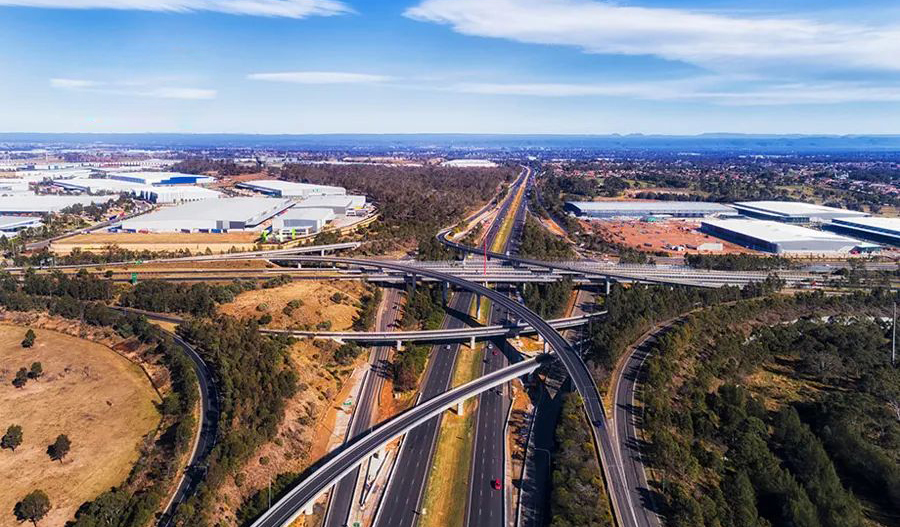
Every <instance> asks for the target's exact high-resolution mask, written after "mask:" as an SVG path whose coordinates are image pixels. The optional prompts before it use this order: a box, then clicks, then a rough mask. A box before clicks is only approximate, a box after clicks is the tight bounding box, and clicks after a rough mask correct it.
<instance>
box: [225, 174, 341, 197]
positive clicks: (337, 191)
mask: <svg viewBox="0 0 900 527" xmlns="http://www.w3.org/2000/svg"><path fill="white" fill-rule="evenodd" d="M236 186H237V187H238V188H244V189H247V190H252V191H254V192H259V193H262V194H268V195H270V196H276V197H279V198H308V197H310V196H343V195H344V194H346V193H347V190H346V189H345V188H343V187H332V186H329V185H313V184H312V183H295V182H293V181H281V180H278V179H258V180H254V181H245V182H243V183H238V184H237V185H236Z"/></svg>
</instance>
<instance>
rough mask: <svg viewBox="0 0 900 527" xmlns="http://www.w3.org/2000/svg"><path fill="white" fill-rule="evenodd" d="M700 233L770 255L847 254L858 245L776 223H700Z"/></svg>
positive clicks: (726, 221) (740, 221)
mask: <svg viewBox="0 0 900 527" xmlns="http://www.w3.org/2000/svg"><path fill="white" fill-rule="evenodd" d="M701 230H703V231H704V232H707V233H710V234H713V235H714V236H717V237H720V238H723V239H726V240H728V241H732V242H735V243H738V244H740V245H743V246H745V247H749V248H751V249H756V250H760V251H768V252H774V253H811V254H823V253H834V252H837V253H847V252H850V251H852V250H853V249H854V248H855V247H857V246H859V245H860V242H858V241H857V240H854V239H853V238H847V237H846V236H840V235H837V234H834V233H831V232H825V231H818V230H815V229H809V228H807V227H800V226H797V225H791V224H787V223H781V222H777V221H765V220H712V219H711V220H703V222H702V223H701Z"/></svg>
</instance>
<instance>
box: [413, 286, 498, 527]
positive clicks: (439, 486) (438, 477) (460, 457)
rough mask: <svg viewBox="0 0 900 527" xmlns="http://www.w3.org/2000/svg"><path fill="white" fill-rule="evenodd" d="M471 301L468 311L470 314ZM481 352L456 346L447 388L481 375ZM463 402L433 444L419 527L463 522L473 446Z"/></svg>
mask: <svg viewBox="0 0 900 527" xmlns="http://www.w3.org/2000/svg"><path fill="white" fill-rule="evenodd" d="M474 305H475V304H474V300H473V303H472V308H471V311H470V312H474ZM483 357H484V351H483V349H482V345H481V344H479V345H477V346H476V347H475V349H471V348H469V347H467V346H463V347H460V350H459V355H458V356H457V359H456V367H455V369H454V370H453V379H452V381H451V385H452V386H454V387H456V386H460V385H462V384H465V383H467V382H469V381H471V380H473V379H475V378H477V377H479V376H480V375H481V365H482V359H483ZM476 401H477V399H476V398H472V399H469V400H468V401H466V402H465V403H464V405H463V406H464V409H465V412H464V413H463V415H461V416H460V415H456V413H455V412H452V411H451V412H446V413H445V414H444V419H443V421H441V429H440V432H439V433H438V438H437V443H436V444H435V451H434V460H433V462H432V464H431V471H430V472H429V474H428V481H427V482H426V486H425V497H424V499H423V501H422V511H423V514H422V516H421V519H420V520H419V525H421V526H422V527H445V526H447V527H458V526H460V527H461V526H462V525H463V524H464V523H465V519H466V499H465V496H466V495H467V494H468V493H467V492H466V490H467V489H468V488H469V468H470V466H471V463H470V461H471V459H472V449H473V448H474V447H475V409H476V406H475V402H476Z"/></svg>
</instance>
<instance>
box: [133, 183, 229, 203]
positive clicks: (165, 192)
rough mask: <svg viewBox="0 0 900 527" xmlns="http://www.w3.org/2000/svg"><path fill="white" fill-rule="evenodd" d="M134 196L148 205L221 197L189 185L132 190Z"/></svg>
mask: <svg viewBox="0 0 900 527" xmlns="http://www.w3.org/2000/svg"><path fill="white" fill-rule="evenodd" d="M134 195H135V196H137V197H138V198H140V199H142V200H144V201H149V202H150V203H186V202H189V201H203V200H206V199H217V198H220V197H222V193H221V192H217V191H215V190H212V189H208V188H203V187H194V186H191V185H178V186H164V187H145V186H141V187H139V188H137V189H135V190H134Z"/></svg>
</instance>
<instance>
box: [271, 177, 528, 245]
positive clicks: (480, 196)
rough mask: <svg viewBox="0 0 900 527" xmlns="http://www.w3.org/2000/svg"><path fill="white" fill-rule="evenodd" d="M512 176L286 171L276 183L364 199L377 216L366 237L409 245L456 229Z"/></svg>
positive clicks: (510, 179)
mask: <svg viewBox="0 0 900 527" xmlns="http://www.w3.org/2000/svg"><path fill="white" fill-rule="evenodd" d="M516 172H517V169H516V168H515V167H498V168H463V169H460V168H450V167H438V166H424V167H402V168H401V167H389V166H378V165H366V166H356V165H286V166H285V167H284V168H283V169H282V171H281V177H282V178H283V179H286V180H288V181H302V182H309V183H317V184H325V185H338V186H342V187H345V188H347V189H348V190H349V191H350V192H355V193H359V194H365V195H366V196H368V197H369V198H371V199H372V200H373V201H374V202H375V204H376V206H377V207H378V210H379V212H380V213H381V218H380V220H379V221H378V222H377V223H376V224H374V225H373V226H372V228H371V229H370V232H369V237H370V238H373V239H374V240H376V241H389V242H391V243H393V244H408V243H415V242H417V241H419V240H425V239H426V238H428V237H433V236H434V235H435V234H436V233H437V231H438V230H439V229H441V228H442V227H444V226H447V225H454V224H456V223H457V222H458V221H459V220H461V219H462V218H463V216H464V215H465V213H466V212H467V211H470V210H472V209H474V208H476V207H477V206H479V205H480V204H483V203H486V202H488V201H489V200H490V199H491V198H492V197H493V195H494V193H496V191H497V189H498V187H500V185H501V184H502V183H509V182H511V181H512V180H513V178H514V177H515V175H516ZM382 245H384V244H382Z"/></svg>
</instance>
